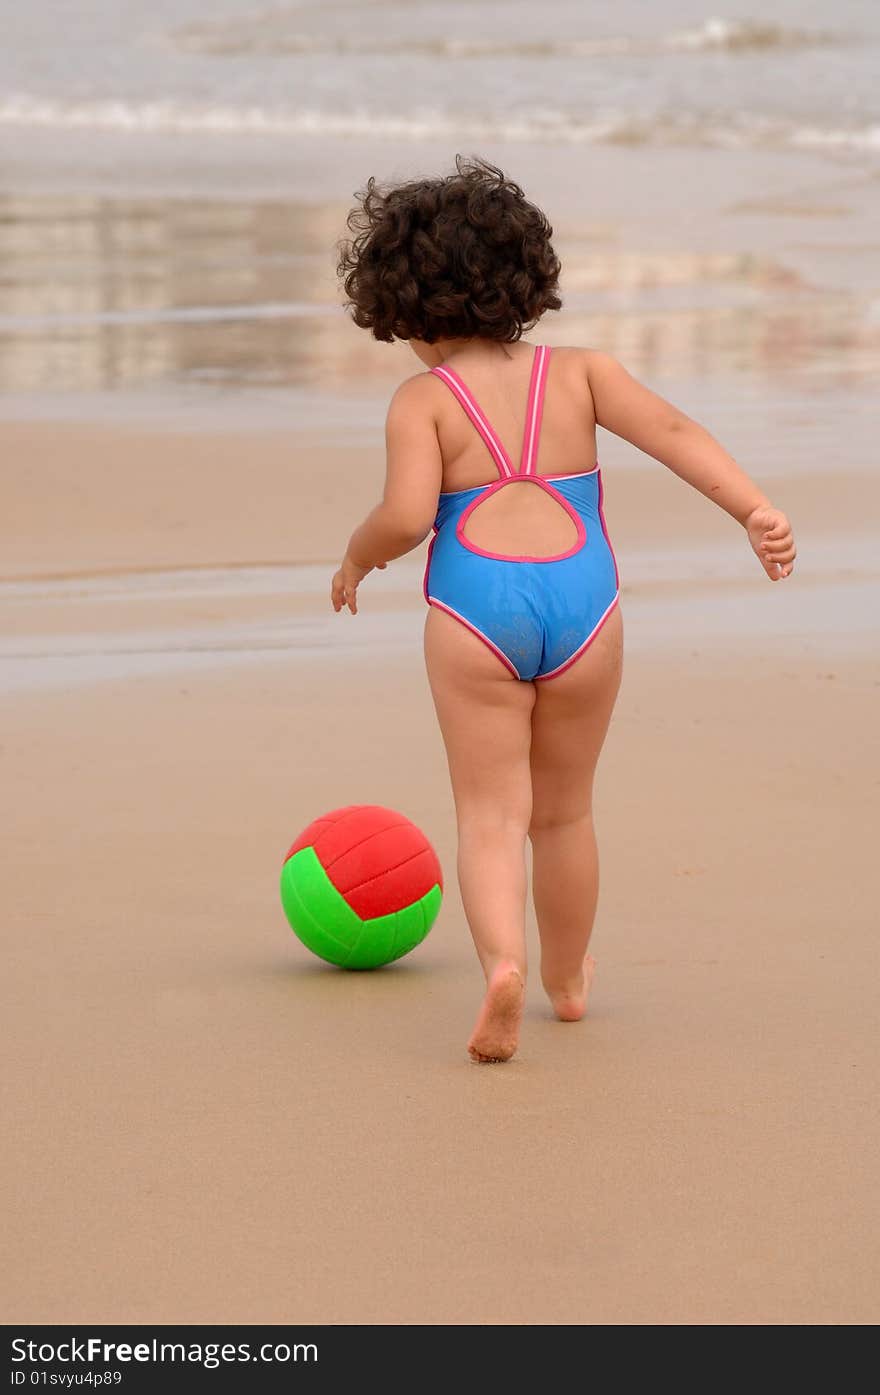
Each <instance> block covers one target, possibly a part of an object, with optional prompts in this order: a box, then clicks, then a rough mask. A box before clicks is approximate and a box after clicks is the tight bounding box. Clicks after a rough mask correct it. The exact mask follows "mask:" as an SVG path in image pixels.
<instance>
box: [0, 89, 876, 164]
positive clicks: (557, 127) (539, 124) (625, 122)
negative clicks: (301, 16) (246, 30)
mask: <svg viewBox="0 0 880 1395" xmlns="http://www.w3.org/2000/svg"><path fill="white" fill-rule="evenodd" d="M0 126H7V127H31V128H37V129H40V128H42V129H51V130H74V129H88V130H100V131H119V132H129V133H132V134H140V135H153V134H155V135H166V134H186V133H191V134H197V135H199V134H201V135H251V136H313V137H314V136H317V137H322V136H323V137H349V138H360V139H364V140H370V139H377V140H387V139H392V140H401V141H447V140H460V139H468V140H499V141H514V142H524V143H533V142H534V143H538V144H545V143H547V144H562V145H634V146H638V145H657V146H709V147H715V148H732V149H768V150H774V149H776V150H782V149H792V148H801V149H810V148H812V149H826V150H827V149H843V150H846V149H851V150H878V149H880V125H877V124H873V123H869V124H863V125H853V126H849V127H845V126H839V127H822V126H811V125H803V124H799V123H798V122H796V121H792V120H787V119H785V118H783V117H776V116H773V117H771V116H764V117H762V116H759V115H754V114H746V113H732V114H730V115H729V116H725V117H723V118H722V117H712V116H704V115H701V114H699V113H696V112H683V111H680V110H674V111H668V112H664V113H659V114H657V115H656V116H653V117H644V118H643V117H637V116H634V115H632V114H631V113H629V112H611V113H601V114H598V115H596V116H593V117H591V118H586V119H584V118H577V117H573V116H572V115H571V114H569V113H567V112H563V111H557V110H553V109H552V108H544V109H533V110H531V111H520V112H518V113H514V114H502V115H492V114H488V113H487V114H480V113H473V114H467V113H461V112H456V113H450V112H443V111H436V110H435V111H431V110H422V111H414V112H413V113H411V114H410V115H407V116H405V117H404V116H397V115H392V114H390V113H388V114H385V113H381V112H367V111H363V110H354V111H349V112H340V111H321V110H317V109H308V108H306V109H295V108H290V107H283V106H279V107H262V106H227V105H211V104H206V105H198V104H196V103H192V102H178V101H170V100H161V101H147V102H129V101H124V100H122V99H119V100H93V101H70V102H63V101H54V100H47V99H43V98H38V97H33V96H29V95H27V94H19V95H14V96H10V97H7V98H4V99H2V100H0Z"/></svg>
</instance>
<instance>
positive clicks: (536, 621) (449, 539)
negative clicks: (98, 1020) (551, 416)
mask: <svg viewBox="0 0 880 1395" xmlns="http://www.w3.org/2000/svg"><path fill="white" fill-rule="evenodd" d="M549 359H550V350H549V348H547V346H546V345H541V346H539V347H538V348H537V349H536V350H535V358H534V362H533V365H532V377H531V383H530V386H529V398H528V405H527V408H526V426H525V435H524V439H523V451H522V459H521V461H520V468H519V470H518V471H517V470H514V468H513V466H512V464H511V462H510V457H509V456H508V454H507V452H506V451H505V449H504V446H503V445H502V444H501V442H500V440H499V439H498V437H497V435H496V434H495V432H494V431H493V429H492V427H491V426H490V424H489V422H488V420H487V419H486V417H485V416H484V414H483V412H482V411H481V410H480V408H479V406H478V405H477V403H476V401H475V400H474V398H473V396H472V395H471V393H470V391H469V390H468V388H467V387H466V386H465V384H464V383H463V382H462V380H461V378H460V377H459V376H458V374H457V373H456V372H455V371H454V370H453V369H451V368H448V367H446V366H445V365H440V366H439V367H437V368H432V369H431V372H432V373H436V374H437V376H438V377H439V378H442V379H443V381H444V382H445V383H446V384H447V385H448V386H449V387H450V388H451V389H452V391H453V392H454V393H455V396H456V397H457V398H458V400H459V402H460V403H461V405H462V407H463V408H464V410H465V411H466V412H467V414H468V416H469V417H470V419H471V421H472V422H473V424H474V426H475V427H476V429H477V431H479V433H480V435H481V436H482V438H483V440H484V441H485V443H486V445H487V446H488V448H489V451H490V453H491V455H492V458H493V460H494V462H495V465H496V468H497V470H498V474H499V476H500V478H499V479H497V480H495V481H494V482H493V483H492V484H486V485H482V484H481V485H476V486H475V487H474V488H473V489H458V490H455V491H454V492H450V493H446V494H441V495H440V500H439V505H438V508H437V516H436V518H435V520H434V537H433V538H432V539H431V545H430V547H429V549H428V562H427V566H426V567H425V582H424V590H425V600H426V601H427V602H428V604H429V605H433V606H437V608H438V609H439V610H445V611H446V612H447V614H449V615H452V616H454V617H455V619H456V620H460V621H461V623H462V624H463V625H466V626H467V628H468V629H469V630H471V631H472V632H473V633H474V634H475V635H477V636H478V638H479V639H481V640H482V641H483V642H484V644H487V645H488V646H489V648H490V649H491V650H492V652H493V653H494V654H496V655H497V656H498V658H499V659H500V660H501V662H502V663H503V664H504V665H505V666H506V667H507V668H508V669H509V670H510V672H511V673H512V674H513V676H514V677H515V678H522V679H544V678H555V677H556V676H557V675H558V674H560V673H563V672H564V671H565V670H566V669H567V668H568V667H569V666H570V665H571V664H573V663H574V662H575V660H576V659H577V658H579V657H580V655H581V654H582V653H583V652H584V650H585V649H586V648H587V646H588V645H589V644H590V643H591V642H592V640H593V639H595V637H596V635H597V634H598V632H599V630H600V629H601V627H602V625H603V624H604V623H605V621H606V620H607V619H608V616H609V615H610V614H611V612H612V610H613V609H614V606H615V605H616V604H617V599H618V595H619V591H620V586H619V577H618V572H617V562H616V561H615V557H614V552H613V551H612V548H611V542H610V540H609V538H608V530H607V529H606V527H605V515H604V513H603V511H602V472H601V470H600V469H599V466H598V465H597V466H596V467H595V469H593V470H587V471H583V472H581V473H580V474H573V475H549V476H544V475H539V474H537V472H536V469H535V462H536V460H537V455H538V442H539V440H540V435H541V414H542V411H543V406H544V388H545V384H546V380H547V366H548V363H549ZM526 478H528V479H529V480H530V481H531V484H532V486H535V485H537V486H539V487H540V488H541V489H544V490H546V491H547V493H548V494H550V495H551V496H552V497H553V498H554V499H555V500H556V501H557V503H558V504H560V505H561V506H562V508H563V509H564V510H565V512H566V513H567V514H568V516H569V518H571V520H572V522H573V523H574V524H575V526H576V528H577V538H576V541H575V543H574V545H573V546H572V547H570V548H569V549H568V551H567V552H562V553H559V554H557V555H556V556H551V557H518V556H517V557H514V556H509V555H508V554H506V553H499V552H487V551H485V550H484V549H483V548H480V547H477V546H476V544H475V543H472V542H471V541H470V540H469V539H468V538H466V537H465V535H464V528H465V525H466V523H467V520H468V517H469V516H470V514H471V512H472V511H473V510H474V509H476V508H478V507H479V505H480V504H481V503H482V502H483V500H484V499H487V498H489V496H490V495H492V494H495V493H497V491H498V490H500V489H507V488H508V487H509V486H510V485H512V484H515V483H517V482H521V481H522V480H523V479H526ZM551 479H552V481H553V483H552V484H551V483H550V482H549V481H550V480H551Z"/></svg>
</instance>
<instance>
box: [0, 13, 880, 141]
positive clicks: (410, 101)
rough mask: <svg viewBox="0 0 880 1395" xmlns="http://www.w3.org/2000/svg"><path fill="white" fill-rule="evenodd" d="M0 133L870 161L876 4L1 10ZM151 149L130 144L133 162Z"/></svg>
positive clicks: (879, 34) (876, 109)
mask: <svg viewBox="0 0 880 1395" xmlns="http://www.w3.org/2000/svg"><path fill="white" fill-rule="evenodd" d="M0 10H2V19H3V32H4V43H3V48H2V53H0V127H5V128H12V129H14V130H15V132H16V133H17V139H18V141H19V149H21V147H22V146H24V147H25V148H26V147H27V144H28V139H29V134H30V135H32V134H33V133H35V132H39V131H40V130H44V131H45V130H49V131H53V132H56V133H58V136H59V139H61V140H62V141H64V140H65V139H66V137H67V136H68V135H69V134H70V133H71V132H72V131H74V130H77V129H85V130H92V131H120V132H125V133H126V134H127V135H130V136H135V135H137V134H141V135H143V136H148V135H151V134H152V135H155V134H163V133H165V134H193V133H197V134H200V135H203V136H205V137H208V136H213V137H214V138H215V139H222V138H223V137H224V136H230V135H241V134H250V135H253V136H259V135H262V136H271V135H283V136H287V137H293V138H302V139H309V138H315V137H324V136H334V137H344V138H346V139H348V140H357V139H360V138H366V139H376V138H378V139H380V140H392V141H419V140H432V141H433V140H440V141H451V142H453V143H456V142H471V143H473V142H477V143H479V142H480V141H483V140H487V139H488V140H517V141H533V140H537V141H541V142H552V143H553V144H554V145H559V144H566V145H573V146H577V145H582V144H607V143H616V144H625V145H632V144H648V145H658V146H666V145H685V146H692V145H704V146H705V145H708V146H717V147H720V148H730V147H737V146H739V147H746V148H755V149H769V148H777V149H778V148H792V149H818V150H846V151H850V152H853V153H854V154H856V155H858V154H860V153H861V154H864V155H870V154H872V153H874V152H877V151H878V147H880V85H878V82H877V73H878V57H880V7H878V6H877V4H876V3H874V0H840V3H838V4H836V5H834V6H828V5H826V4H819V3H817V0H764V3H762V4H758V3H756V0H722V3H721V8H720V9H719V11H717V12H713V11H712V10H711V9H709V8H707V6H706V5H704V4H701V3H699V0H661V2H660V3H656V4H651V5H648V4H645V3H644V0H619V3H617V4H615V5H613V6H609V5H605V4H600V3H596V0H588V2H586V3H585V2H584V0H545V2H544V3H543V4H541V5H540V6H536V5H534V4H533V3H532V0H528V3H526V0H445V3H437V0H398V2H397V3H391V2H390V0H357V3H339V0H322V2H321V3H307V2H306V0H301V3H293V4H291V3H286V4H278V5H270V6H266V5H260V4H248V3H247V0H125V3H122V4H121V3H119V0H30V3H28V4H27V5H19V4H17V3H12V0H3V5H2V7H0ZM148 148H149V149H150V151H151V155H150V158H151V159H152V158H155V148H154V147H147V146H146V145H143V146H142V149H141V151H139V150H138V145H137V142H136V141H134V140H132V142H131V143H130V146H129V150H130V155H131V158H132V160H133V161H135V162H137V161H138V159H139V156H140V155H142V154H144V153H145V152H146V150H147V149H148Z"/></svg>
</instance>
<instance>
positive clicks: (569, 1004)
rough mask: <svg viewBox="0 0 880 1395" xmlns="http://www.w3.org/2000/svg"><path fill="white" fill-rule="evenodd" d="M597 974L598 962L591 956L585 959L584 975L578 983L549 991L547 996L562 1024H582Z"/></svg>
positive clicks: (549, 989)
mask: <svg viewBox="0 0 880 1395" xmlns="http://www.w3.org/2000/svg"><path fill="white" fill-rule="evenodd" d="M595 972H596V961H595V959H593V958H592V957H591V956H590V955H589V954H588V955H587V956H586V958H585V959H584V968H583V973H582V974H581V975H580V977H579V979H578V981H577V982H576V983H568V984H566V985H565V987H564V988H555V989H551V988H548V989H547V996H548V998H549V999H550V1002H551V1004H552V1007H553V1011H554V1012H555V1013H556V1016H557V1017H558V1018H559V1021H560V1022H580V1020H581V1018H582V1017H583V1015H584V1013H585V1012H586V1010H587V998H588V997H589V996H590V984H591V983H592V982H593V974H594V973H595Z"/></svg>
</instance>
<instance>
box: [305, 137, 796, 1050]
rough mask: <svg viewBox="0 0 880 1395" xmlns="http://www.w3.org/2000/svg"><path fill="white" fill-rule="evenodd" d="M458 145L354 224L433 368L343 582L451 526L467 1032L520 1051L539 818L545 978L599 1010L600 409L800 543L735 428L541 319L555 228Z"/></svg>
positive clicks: (607, 703) (607, 655) (452, 763)
mask: <svg viewBox="0 0 880 1395" xmlns="http://www.w3.org/2000/svg"><path fill="white" fill-rule="evenodd" d="M455 163H456V172H455V173H454V174H450V175H448V176H446V177H443V178H439V179H421V180H416V181H413V182H411V183H405V184H400V185H398V186H396V187H392V188H387V189H380V188H379V187H377V185H376V182H375V180H374V179H373V178H370V179H369V180H368V182H367V187H366V190H365V191H363V192H362V193H361V194H359V195H358V199H359V204H358V207H356V208H355V209H354V210H353V211H352V212H351V213H350V214H349V217H348V228H349V231H350V232H351V233H352V234H353V236H352V237H351V238H350V239H347V240H345V241H344V242H342V243H341V244H340V249H339V250H340V256H339V265H338V268H337V269H338V273H339V275H340V277H343V278H344V286H345V292H346V295H347V302H346V303H347V305H348V306H350V307H351V308H352V314H353V318H354V321H355V323H356V324H358V325H360V326H361V327H362V328H364V329H369V330H371V332H372V334H373V337H374V338H376V339H379V340H383V341H385V342H391V341H393V340H394V339H405V340H407V341H408V342H409V344H410V346H411V348H412V349H413V352H414V353H415V354H416V356H417V357H418V358H419V359H420V360H421V362H422V363H423V364H424V365H425V367H426V369H427V370H428V371H423V372H419V373H416V374H415V375H414V376H413V377H411V378H408V379H407V380H406V381H405V382H403V383H402V384H401V386H400V387H399V388H398V389H397V391H396V392H395V394H394V396H393V398H392V400H391V404H390V407H389V409H388V417H387V423H386V444H387V477H386V482H385V492H384V497H383V499H382V502H381V503H380V504H378V505H377V507H376V508H374V509H373V510H372V512H371V513H370V514H369V515H368V517H367V518H366V519H365V520H364V522H363V523H362V524H361V525H360V526H359V527H358V528H356V529H355V531H354V533H353V534H352V536H351V538H350V540H349V543H348V547H347V549H346V552H345V557H344V558H343V561H342V566H341V567H340V569H339V571H337V573H336V575H335V576H334V577H333V581H332V586H331V600H332V604H333V608H334V610H335V611H336V612H337V613H338V612H339V611H341V610H342V609H343V608H344V607H345V606H347V607H348V609H349V610H350V611H351V613H352V615H356V614H357V590H358V586H359V585H360V583H361V582H362V581H363V579H364V577H365V576H366V575H367V574H368V572H370V571H372V569H373V568H374V567H385V566H387V564H388V563H389V562H390V561H392V560H393V559H394V558H396V557H402V556H403V555H404V554H405V553H407V552H411V551H412V550H413V548H416V547H418V546H419V545H420V544H421V543H422V542H423V541H424V539H425V538H426V537H427V535H428V533H429V532H431V530H432V528H433V530H434V537H433V539H432V542H431V546H430V549H429V552H428V562H427V567H426V570H425V585H424V590H425V599H426V601H427V602H428V606H429V609H428V614H427V618H426V624H425V661H426V665H427V671H428V680H429V683H430V686H431V692H432V695H433V699H434V705H435V707H436V711H437V717H438V720H439V722H440V728H441V731H442V734H443V741H444V744H445V747H446V754H447V759H448V763H449V773H450V777H451V780H452V790H453V796H454V800H455V811H456V818H457V824H458V877H459V883H460V886H461V896H462V902H463V904H464V909H465V913H466V915H467V919H468V923H469V925H470V929H471V933H472V935H473V938H474V944H475V945H476V949H477V954H478V955H479V958H480V962H481V964H482V967H483V972H484V974H485V977H486V995H485V998H484V1001H483V1004H482V1007H481V1009H480V1013H479V1015H478V1017H477V1022H476V1026H475V1027H474V1031H473V1033H472V1035H471V1039H470V1042H469V1044H468V1049H469V1051H470V1054H471V1056H472V1058H473V1059H474V1060H475V1061H506V1060H509V1058H510V1057H511V1056H512V1055H513V1054H514V1052H515V1050H516V1047H517V1042H518V1037H519V1026H520V1018H521V1015H522V1005H523V992H524V986H525V977H526V945H525V907H526V892H527V887H526V865H525V845H526V839H527V838H528V839H529V840H530V841H531V844H532V860H533V887H532V891H533V897H534V904H535V913H536V917H537V922H538V929H539V932H540V939H541V980H542V983H543V985H544V988H545V990H546V992H547V994H548V996H549V999H550V1002H551V1004H552V1006H553V1009H554V1012H555V1013H556V1016H557V1017H558V1018H559V1019H560V1020H561V1021H563V1022H576V1021H578V1020H579V1019H580V1018H581V1017H583V1015H584V1011H585V1009H586V1003H587V994H588V992H589V988H590V981H591V979H592V976H593V969H594V963H593V960H592V959H591V957H590V956H589V954H588V953H587V946H588V944H589V940H590V934H591V931H592V928H593V919H594V916H595V912H596V901H597V894H598V862H597V852H596V839H595V833H594V830H593V818H592V791H593V778H594V775H595V771H596V763H597V760H598V757H599V752H600V750H601V748H602V743H603V741H604V738H605V734H606V731H607V729H608V724H609V720H610V717H611V711H612V708H613V706H614V702H615V698H616V696H617V691H618V687H619V684H620V677H621V663H622V650H623V633H622V621H621V615H620V606H619V604H618V595H619V583H618V573H617V564H616V562H615V560H614V553H613V551H612V548H611V542H610V540H609V537H608V531H607V529H606V526H605V518H604V514H603V510H602V476H601V472H600V469H599V466H598V464H597V463H596V426H597V424H598V425H599V426H604V427H605V429H606V430H607V431H613V432H614V433H615V434H616V435H618V436H621V437H623V439H624V440H626V441H630V442H631V443H632V444H633V445H635V446H638V447H639V449H640V450H643V451H645V452H646V453H647V454H648V455H651V456H653V457H654V458H655V459H656V460H659V461H661V462H662V463H663V464H664V465H666V466H668V468H669V469H670V470H673V471H674V472H675V474H677V475H678V476H679V477H680V478H681V479H683V480H686V481H687V482H688V484H691V485H693V486H694V488H695V489H698V490H699V491H700V493H701V494H705V495H706V497H707V498H708V499H711V500H712V501H713V502H714V503H716V504H718V505H719V506H720V507H721V508H722V509H724V510H725V511H726V512H727V513H729V514H730V515H731V517H732V518H734V519H736V521H737V523H739V524H741V525H742V526H743V528H744V529H745V530H746V535H747V537H748V540H749V542H750V544H751V546H752V548H753V549H754V551H755V553H756V554H757V556H758V558H759V560H760V562H761V565H762V566H763V568H764V571H765V573H766V575H767V576H768V577H769V578H770V580H771V581H779V580H781V579H782V578H783V577H787V576H789V575H790V573H791V571H792V564H793V562H794V557H795V546H794V541H793V539H792V531H791V527H790V525H789V522H788V519H787V518H786V516H785V514H783V513H781V512H780V510H779V509H777V508H774V507H773V505H772V504H771V503H770V501H769V499H768V498H767V496H766V495H765V494H763V493H762V492H761V490H760V489H759V488H758V487H757V485H756V484H754V483H753V482H752V480H751V479H749V477H748V475H746V474H745V473H744V472H743V471H742V470H741V469H740V468H739V466H738V465H737V464H736V462H735V461H734V460H733V459H732V457H731V456H730V455H728V454H727V452H726V451H725V450H724V449H723V448H722V447H721V446H720V445H719V444H718V442H717V441H716V440H714V438H713V437H712V436H710V435H709V433H708V432H707V431H705V430H704V429H703V427H702V426H699V425H698V424H697V423H696V422H695V421H692V420H691V419H690V418H688V417H686V416H685V415H684V414H683V413H682V412H680V411H678V409H677V408H675V407H673V406H672V405H671V404H670V403H669V402H665V401H664V400H663V398H661V397H658V396H656V394H654V393H653V392H650V391H649V390H648V389H647V388H646V387H643V386H641V384H639V383H638V382H636V381H635V380H634V379H633V378H631V377H630V375H629V374H628V373H627V371H626V369H624V368H623V367H622V366H621V365H620V364H619V363H617V362H615V360H614V359H613V358H610V357H609V356H608V355H607V354H603V353H600V352H598V351H596V350H593V349H581V348H554V349H553V351H552V353H551V351H550V349H549V348H547V347H546V346H543V345H539V346H537V347H534V346H532V345H529V344H526V343H524V342H523V340H522V337H521V336H522V333H523V331H524V330H530V329H532V328H534V326H535V325H536V324H537V322H538V320H539V319H540V318H541V316H542V315H543V313H544V311H545V310H558V309H559V308H560V305H561V301H560V298H559V293H558V277H559V272H560V263H559V261H558V259H557V257H556V254H555V252H554V250H553V247H552V245H551V242H550V238H551V235H552V228H551V227H550V225H549V223H548V221H547V219H546V217H545V216H544V214H543V213H542V212H541V211H540V210H539V209H537V208H536V207H535V206H534V205H533V204H531V203H529V202H528V201H527V200H526V198H525V197H524V195H523V191H522V190H521V189H520V188H519V187H518V185H516V184H515V183H513V181H512V180H510V179H508V178H506V177H505V175H504V174H503V173H502V172H501V170H499V169H496V168H495V167H494V166H493V165H490V164H488V163H487V162H485V161H482V160H477V159H474V160H464V159H462V157H461V156H458V157H456V162H455ZM514 486H515V487H514Z"/></svg>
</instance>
